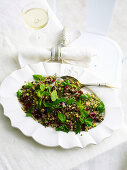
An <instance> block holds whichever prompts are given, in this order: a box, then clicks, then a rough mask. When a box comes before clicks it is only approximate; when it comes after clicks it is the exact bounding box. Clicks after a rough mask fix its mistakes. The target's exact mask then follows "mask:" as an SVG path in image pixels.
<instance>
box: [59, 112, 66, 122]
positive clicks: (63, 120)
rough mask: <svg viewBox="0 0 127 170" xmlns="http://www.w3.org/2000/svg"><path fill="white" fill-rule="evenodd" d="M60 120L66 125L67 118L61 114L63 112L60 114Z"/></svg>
mask: <svg viewBox="0 0 127 170" xmlns="http://www.w3.org/2000/svg"><path fill="white" fill-rule="evenodd" d="M58 118H59V119H60V121H61V122H62V123H64V122H65V120H66V116H65V115H64V114H63V113H61V112H59V113H58Z"/></svg>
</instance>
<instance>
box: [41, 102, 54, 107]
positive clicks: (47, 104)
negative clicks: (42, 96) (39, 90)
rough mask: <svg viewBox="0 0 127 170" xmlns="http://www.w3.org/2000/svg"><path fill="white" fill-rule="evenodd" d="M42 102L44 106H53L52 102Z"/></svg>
mask: <svg viewBox="0 0 127 170" xmlns="http://www.w3.org/2000/svg"><path fill="white" fill-rule="evenodd" d="M43 104H44V106H45V107H52V106H53V104H52V103H49V102H47V103H43Z"/></svg>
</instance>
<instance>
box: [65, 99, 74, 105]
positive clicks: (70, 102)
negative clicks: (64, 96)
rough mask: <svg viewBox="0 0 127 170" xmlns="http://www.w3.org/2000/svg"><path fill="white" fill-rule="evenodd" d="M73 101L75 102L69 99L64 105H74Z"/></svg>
mask: <svg viewBox="0 0 127 170" xmlns="http://www.w3.org/2000/svg"><path fill="white" fill-rule="evenodd" d="M74 101H75V100H74V99H69V100H67V102H66V104H67V105H70V104H72V103H74Z"/></svg>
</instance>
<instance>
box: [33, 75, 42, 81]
mask: <svg viewBox="0 0 127 170" xmlns="http://www.w3.org/2000/svg"><path fill="white" fill-rule="evenodd" d="M33 78H34V80H39V79H40V80H44V77H42V75H36V74H34V75H33Z"/></svg>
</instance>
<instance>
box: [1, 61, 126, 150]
mask: <svg viewBox="0 0 127 170" xmlns="http://www.w3.org/2000/svg"><path fill="white" fill-rule="evenodd" d="M55 73H57V75H58V76H62V75H71V76H74V77H76V78H77V79H78V80H79V81H80V82H82V83H85V82H87V83H90V82H100V79H98V77H97V76H96V75H94V74H93V73H92V72H91V71H90V70H89V69H83V68H79V67H76V66H72V65H68V64H59V63H42V62H41V63H38V64H31V65H27V66H25V67H24V68H22V69H19V70H16V71H14V72H13V73H12V74H11V75H9V76H8V77H7V78H6V79H5V80H4V81H3V82H2V84H1V87H0V96H1V98H0V102H1V104H2V105H3V108H4V114H5V115H6V116H7V117H9V119H10V120H11V124H12V126H13V127H16V128H18V129H20V130H21V131H22V133H23V134H24V135H26V136H30V137H32V138H33V139H34V140H35V141H37V142H38V143H40V144H42V145H45V146H49V147H55V146H58V145H59V146H61V147H63V148H65V149H68V148H73V147H81V148H83V147H85V146H87V145H88V144H97V143H99V142H101V141H102V140H103V139H105V138H106V137H109V136H110V135H111V134H112V133H113V131H115V130H116V129H118V128H119V127H121V124H122V122H123V113H122V111H121V104H120V101H119V99H118V97H117V95H116V93H115V91H114V90H113V89H108V88H100V87H96V88H95V87H94V88H92V90H93V91H94V92H95V93H96V94H97V95H98V96H99V97H100V98H101V100H103V102H104V104H105V107H106V109H105V118H104V121H103V122H102V123H100V124H99V125H98V126H97V127H95V128H93V129H91V130H89V131H88V132H81V134H82V136H81V134H77V135H75V133H74V132H69V133H65V132H60V131H55V130H54V129H53V128H50V127H47V128H45V127H44V126H43V125H41V124H39V123H38V122H37V121H35V120H33V119H32V118H31V117H26V116H25V113H24V111H23V110H22V109H21V105H20V103H19V101H18V99H17V96H16V92H17V91H18V89H20V88H21V86H22V85H23V84H24V81H29V80H32V75H33V74H42V75H53V74H55Z"/></svg>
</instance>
